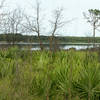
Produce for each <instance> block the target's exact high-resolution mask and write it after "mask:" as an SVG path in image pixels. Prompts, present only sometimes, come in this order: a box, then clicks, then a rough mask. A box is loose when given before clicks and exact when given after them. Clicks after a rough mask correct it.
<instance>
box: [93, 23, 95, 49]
mask: <svg viewBox="0 0 100 100" xmlns="http://www.w3.org/2000/svg"><path fill="white" fill-rule="evenodd" d="M93 47H95V22H94V24H93Z"/></svg>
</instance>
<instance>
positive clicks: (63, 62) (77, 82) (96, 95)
mask: <svg viewBox="0 0 100 100" xmlns="http://www.w3.org/2000/svg"><path fill="white" fill-rule="evenodd" d="M0 100H100V51H99V50H98V51H89V50H84V51H81V50H80V51H76V50H68V51H63V50H61V51H56V52H51V51H45V50H44V51H29V50H20V49H19V48H17V47H13V48H8V49H0Z"/></svg>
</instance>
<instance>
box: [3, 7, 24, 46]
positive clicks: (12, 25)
mask: <svg viewBox="0 0 100 100" xmlns="http://www.w3.org/2000/svg"><path fill="white" fill-rule="evenodd" d="M22 23H23V13H22V11H21V10H20V9H14V10H13V11H11V12H9V13H7V16H5V19H4V22H3V27H4V30H3V31H4V33H5V34H12V43H13V45H14V43H15V41H16V39H15V35H16V34H21V33H23V32H24V28H23V26H22ZM8 41H9V40H8Z"/></svg>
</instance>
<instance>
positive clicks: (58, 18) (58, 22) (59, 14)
mask: <svg viewBox="0 0 100 100" xmlns="http://www.w3.org/2000/svg"><path fill="white" fill-rule="evenodd" d="M63 17H64V16H63V9H62V8H60V9H56V10H54V12H53V18H52V19H53V20H52V21H50V23H51V27H52V29H51V37H50V49H51V50H56V46H57V44H56V40H55V35H56V32H57V31H58V30H59V29H60V28H62V27H63V26H64V25H65V24H66V21H64V20H63V19H64V18H63Z"/></svg>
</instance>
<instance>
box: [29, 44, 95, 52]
mask: <svg viewBox="0 0 100 100" xmlns="http://www.w3.org/2000/svg"><path fill="white" fill-rule="evenodd" d="M59 48H60V49H62V50H68V49H70V48H75V49H76V50H81V49H87V48H93V45H91V46H86V45H82V46H81V45H65V46H60V47H59ZM45 49H46V50H49V47H45ZM31 50H33V51H34V50H40V47H39V46H37V47H32V48H31Z"/></svg>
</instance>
